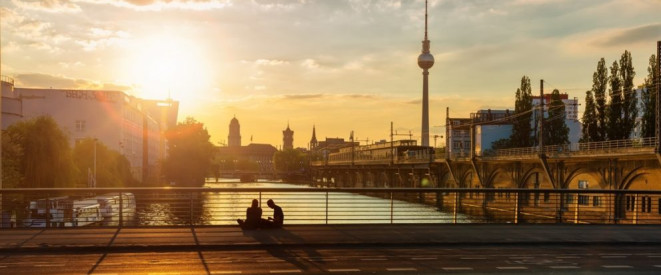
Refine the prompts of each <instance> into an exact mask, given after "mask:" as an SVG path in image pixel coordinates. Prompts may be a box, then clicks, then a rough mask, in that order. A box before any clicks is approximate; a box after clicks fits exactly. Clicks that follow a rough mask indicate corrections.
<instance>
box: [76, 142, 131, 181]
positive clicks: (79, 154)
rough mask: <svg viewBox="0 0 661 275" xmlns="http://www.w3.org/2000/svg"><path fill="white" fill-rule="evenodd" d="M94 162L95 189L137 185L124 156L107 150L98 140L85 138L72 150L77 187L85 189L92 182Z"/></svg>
mask: <svg viewBox="0 0 661 275" xmlns="http://www.w3.org/2000/svg"><path fill="white" fill-rule="evenodd" d="M95 143H96V144H95ZM94 147H96V156H95V153H94V150H95V148H94ZM95 160H96V170H97V171H96V187H126V186H135V185H136V184H137V181H136V180H135V179H134V178H133V175H132V174H131V164H130V163H129V160H128V159H126V157H125V156H123V155H122V154H120V153H119V152H117V151H115V150H111V149H109V148H108V147H106V146H105V145H104V144H103V143H101V142H100V141H98V140H97V141H95V140H94V139H93V138H87V139H83V140H81V141H80V142H78V144H76V146H75V147H74V148H73V162H74V163H75V165H76V167H77V169H78V171H80V173H79V174H78V177H77V180H76V183H77V186H80V187H87V186H88V182H89V181H91V180H93V176H94V174H93V173H94V161H95Z"/></svg>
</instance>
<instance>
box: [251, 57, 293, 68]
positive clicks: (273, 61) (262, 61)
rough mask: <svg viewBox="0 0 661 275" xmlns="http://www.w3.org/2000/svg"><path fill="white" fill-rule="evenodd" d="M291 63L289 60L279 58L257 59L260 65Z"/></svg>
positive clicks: (256, 61)
mask: <svg viewBox="0 0 661 275" xmlns="http://www.w3.org/2000/svg"><path fill="white" fill-rule="evenodd" d="M287 64H289V61H285V60H277V59H257V60H255V65H258V66H279V65H287Z"/></svg>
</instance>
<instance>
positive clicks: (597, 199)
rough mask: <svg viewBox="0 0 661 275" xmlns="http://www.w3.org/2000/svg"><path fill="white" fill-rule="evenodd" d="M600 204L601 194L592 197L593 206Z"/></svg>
mask: <svg viewBox="0 0 661 275" xmlns="http://www.w3.org/2000/svg"><path fill="white" fill-rule="evenodd" d="M600 205H601V197H599V196H594V197H592V206H600Z"/></svg>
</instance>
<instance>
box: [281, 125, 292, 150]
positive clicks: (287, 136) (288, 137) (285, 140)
mask: <svg viewBox="0 0 661 275" xmlns="http://www.w3.org/2000/svg"><path fill="white" fill-rule="evenodd" d="M292 149H294V131H292V130H291V129H289V123H287V129H285V130H284V131H282V150H292Z"/></svg>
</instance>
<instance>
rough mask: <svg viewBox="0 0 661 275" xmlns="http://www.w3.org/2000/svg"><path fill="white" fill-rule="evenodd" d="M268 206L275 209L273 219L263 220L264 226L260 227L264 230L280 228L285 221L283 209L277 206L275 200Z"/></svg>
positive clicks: (268, 202) (267, 203) (270, 201)
mask: <svg viewBox="0 0 661 275" xmlns="http://www.w3.org/2000/svg"><path fill="white" fill-rule="evenodd" d="M266 205H268V206H269V208H272V209H273V218H271V217H269V218H268V220H265V219H262V224H261V225H260V226H261V227H263V228H280V227H282V224H283V223H284V221H285V214H284V213H283V212H282V208H281V207H280V206H277V205H276V204H275V203H274V202H273V200H271V199H270V200H268V201H267V202H266Z"/></svg>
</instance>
